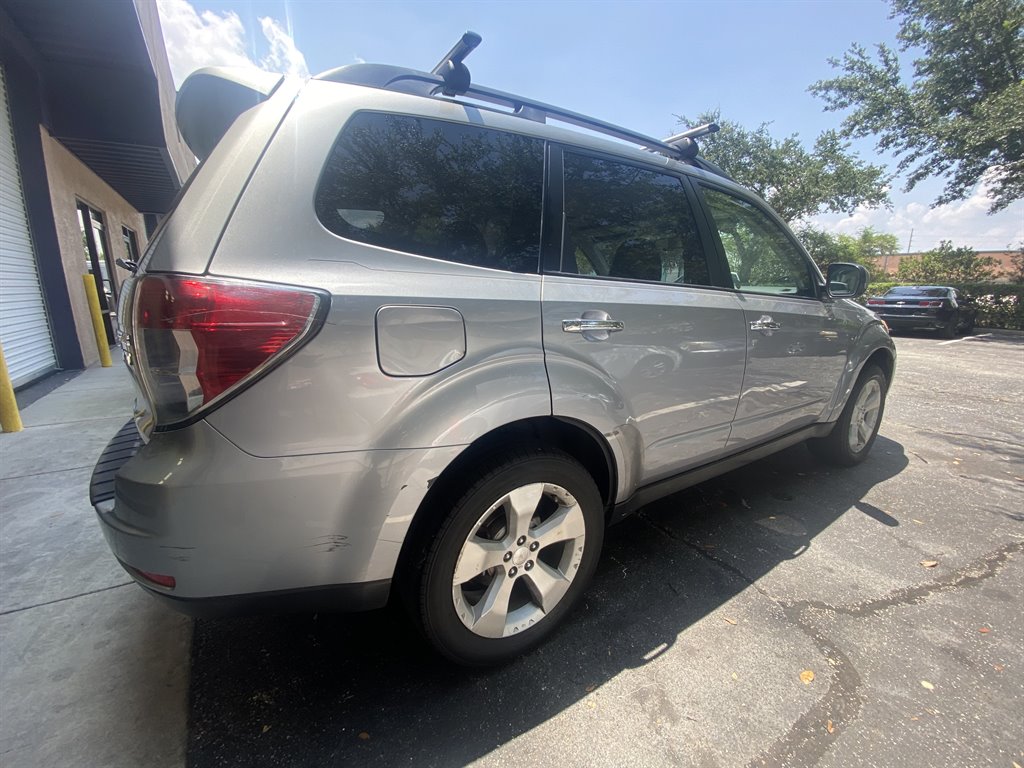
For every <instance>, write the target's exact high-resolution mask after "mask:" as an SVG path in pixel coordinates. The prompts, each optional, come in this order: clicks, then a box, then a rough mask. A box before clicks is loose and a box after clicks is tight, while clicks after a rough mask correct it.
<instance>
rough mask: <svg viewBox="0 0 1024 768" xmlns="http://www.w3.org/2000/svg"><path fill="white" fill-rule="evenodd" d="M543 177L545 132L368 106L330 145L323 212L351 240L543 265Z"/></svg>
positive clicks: (321, 191)
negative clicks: (540, 136) (535, 133)
mask: <svg viewBox="0 0 1024 768" xmlns="http://www.w3.org/2000/svg"><path fill="white" fill-rule="evenodd" d="M543 178H544V142H543V141H541V140H539V139H534V138H530V137H529V136H521V135H519V134H515V133H507V132H503V131H495V130H491V129H486V128H479V127H477V126H471V125H462V124H460V123H449V122H445V121H442V120H429V119H426V118H421V117H411V116H407V115H389V114H380V113H376V112H361V113H359V114H357V115H355V116H354V117H353V118H352V119H351V120H350V121H349V122H348V124H347V125H346V126H345V128H344V130H343V131H342V133H341V135H340V136H339V137H338V140H337V142H336V143H335V145H334V148H333V149H332V150H331V154H330V157H329V158H328V160H327V165H326V167H325V168H324V172H323V175H322V177H321V179H320V184H319V187H318V188H317V193H316V213H317V216H318V217H319V218H320V221H321V222H323V224H324V226H325V227H327V229H329V230H330V231H331V232H334V233H335V234H337V235H341V236H342V237H347V238H349V239H351V240H358V241H360V242H364V243H369V244H371V245H379V246H382V247H384V248H390V249H393V250H396V251H406V252H408V253H415V254H420V255H422V256H432V257H434V258H438V259H446V260H448V261H456V262H459V263H462V264H473V265H476V266H481V267H491V268H493V269H504V270H511V271H515V272H536V271H537V267H538V261H539V258H540V224H541V203H542V194H543Z"/></svg>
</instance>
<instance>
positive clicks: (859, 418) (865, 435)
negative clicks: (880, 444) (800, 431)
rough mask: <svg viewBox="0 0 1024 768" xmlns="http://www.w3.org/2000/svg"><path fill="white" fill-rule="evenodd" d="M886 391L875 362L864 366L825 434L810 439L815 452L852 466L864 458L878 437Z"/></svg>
mask: <svg viewBox="0 0 1024 768" xmlns="http://www.w3.org/2000/svg"><path fill="white" fill-rule="evenodd" d="M886 390H887V382H886V378H885V374H884V373H882V370H881V369H880V368H879V367H878V366H876V365H866V366H865V367H864V370H862V371H861V374H860V378H859V379H857V384H856V386H854V388H853V391H852V392H851V393H850V399H849V400H847V402H846V407H845V408H843V412H842V414H841V415H840V416H839V420H838V421H837V422H836V424H835V426H834V427H833V428H832V431H831V432H830V433H829V435H828V437H822V438H818V439H816V440H812V441H810V442H811V444H812V445H813V448H814V450H815V452H816V453H819V454H820V455H821V456H822V458H824V459H825V460H826V461H828V462H830V463H832V464H836V465H838V466H841V467H852V466H855V465H857V464H860V463H861V462H862V461H864V459H866V458H867V457H868V453H869V452H870V451H871V446H872V445H874V443H875V438H876V437H877V436H878V427H879V425H880V424H881V423H882V414H883V413H884V412H885V396H886Z"/></svg>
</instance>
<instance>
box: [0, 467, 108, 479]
mask: <svg viewBox="0 0 1024 768" xmlns="http://www.w3.org/2000/svg"><path fill="white" fill-rule="evenodd" d="M93 466H95V465H94V464H83V465H82V466H80V467H62V468H61V469H44V470H41V471H39V472H29V473H28V474H24V475H8V476H6V477H0V481H2V480H21V479H23V478H26V477H39V476H40V475H55V474H57V473H58V472H78V471H79V470H82V469H92V468H93Z"/></svg>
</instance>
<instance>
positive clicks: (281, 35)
mask: <svg viewBox="0 0 1024 768" xmlns="http://www.w3.org/2000/svg"><path fill="white" fill-rule="evenodd" d="M181 1H182V2H184V0H181ZM260 26H261V27H262V28H263V36H264V37H265V38H267V42H268V43H269V44H270V53H268V54H267V55H266V56H264V57H263V58H262V59H261V60H260V67H261V68H263V69H267V70H270V71H271V72H282V73H284V74H286V75H298V76H299V77H309V69H308V68H307V67H306V57H305V56H303V55H302V51H300V50H299V49H298V48H297V47H296V46H295V40H294V39H293V38H292V36H291V34H290V31H286V30H285V29H284V28H283V27H282V26H281V25H280V24H278V23H277V21H275V20H274V19H272V18H270V17H269V16H261V17H260Z"/></svg>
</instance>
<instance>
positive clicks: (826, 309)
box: [702, 186, 855, 447]
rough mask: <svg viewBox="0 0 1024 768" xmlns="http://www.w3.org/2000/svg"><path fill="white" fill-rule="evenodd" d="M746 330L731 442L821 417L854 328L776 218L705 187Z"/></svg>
mask: <svg viewBox="0 0 1024 768" xmlns="http://www.w3.org/2000/svg"><path fill="white" fill-rule="evenodd" d="M702 193H703V199H704V201H705V204H706V208H707V211H708V214H709V216H710V217H711V219H712V222H713V225H714V229H715V231H716V233H717V235H718V238H719V242H720V245H721V248H722V252H723V255H724V256H725V258H726V259H727V261H728V263H729V269H730V271H731V272H732V274H733V279H734V282H735V283H736V288H737V290H738V293H737V296H738V297H739V299H740V301H741V302H742V305H743V314H744V319H745V322H746V328H747V366H746V372H745V374H744V378H743V387H742V393H741V395H740V402H739V407H738V408H737V411H736V419H735V421H734V423H733V428H732V433H731V435H730V439H729V445H730V447H739V446H742V444H744V443H752V442H757V441H760V440H763V439H767V438H770V437H773V436H776V435H780V434H785V433H786V432H790V431H792V430H794V429H798V428H799V427H801V426H805V425H807V424H810V423H812V422H815V421H817V420H819V418H821V417H822V415H823V414H824V413H825V411H826V409H827V408H828V406H829V404H830V403H831V401H832V398H833V395H834V393H835V390H836V386H837V384H838V382H839V380H840V377H841V375H842V371H843V367H844V365H845V364H846V358H847V355H848V351H849V349H850V344H851V343H852V340H853V334H854V330H855V329H853V328H852V327H850V326H848V325H847V324H846V323H845V322H843V321H842V320H840V319H839V318H837V316H836V313H835V307H834V304H833V302H832V301H831V300H824V299H823V297H824V292H823V291H822V289H821V287H820V276H819V274H818V272H817V269H816V268H815V267H814V265H813V264H812V262H811V261H810V259H809V258H808V257H807V256H806V254H804V252H803V251H802V249H800V247H799V246H798V245H797V244H796V242H795V241H794V240H793V238H792V237H791V236H790V235H789V234H788V233H787V232H786V231H785V229H784V228H783V227H782V225H781V224H780V223H778V222H777V221H776V220H775V219H774V218H773V217H772V216H770V215H769V214H768V213H767V212H766V211H765V210H763V209H762V208H761V207H760V206H758V205H757V204H755V203H754V202H753V201H750V200H746V199H744V198H742V197H740V196H738V195H734V194H732V193H730V192H727V191H725V190H723V189H719V188H715V187H711V186H703V187H702Z"/></svg>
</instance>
